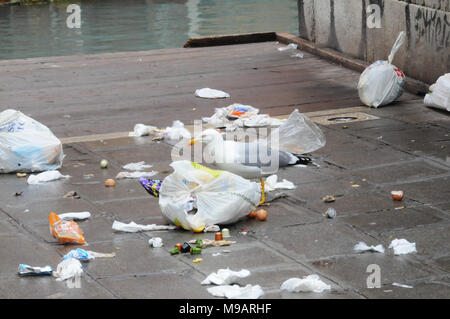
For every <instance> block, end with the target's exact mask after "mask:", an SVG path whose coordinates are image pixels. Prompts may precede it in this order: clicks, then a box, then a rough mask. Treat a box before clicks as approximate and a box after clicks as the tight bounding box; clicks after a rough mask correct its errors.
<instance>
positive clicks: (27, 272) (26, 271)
mask: <svg viewBox="0 0 450 319" xmlns="http://www.w3.org/2000/svg"><path fill="white" fill-rule="evenodd" d="M52 272H53V269H52V267H51V266H48V265H47V266H44V267H32V266H29V265H25V264H20V265H19V269H18V273H19V275H21V276H41V275H44V276H45V275H51V274H52Z"/></svg>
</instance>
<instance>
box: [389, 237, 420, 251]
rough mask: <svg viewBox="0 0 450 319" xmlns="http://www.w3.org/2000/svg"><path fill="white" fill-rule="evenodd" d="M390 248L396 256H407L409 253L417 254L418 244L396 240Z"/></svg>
mask: <svg viewBox="0 0 450 319" xmlns="http://www.w3.org/2000/svg"><path fill="white" fill-rule="evenodd" d="M389 248H392V249H394V254H395V255H406V254H409V253H416V252H417V250H416V243H410V242H409V241H407V240H406V239H397V238H396V239H394V240H393V241H392V242H391V244H390V245H389Z"/></svg>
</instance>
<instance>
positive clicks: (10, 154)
mask: <svg viewBox="0 0 450 319" xmlns="http://www.w3.org/2000/svg"><path fill="white" fill-rule="evenodd" d="M63 158H64V153H63V149H62V144H61V141H60V140H59V139H58V138H57V137H56V136H55V135H53V133H52V132H51V131H50V130H49V129H48V128H47V127H46V126H44V125H42V124H41V123H39V122H37V121H35V120H33V119H32V118H30V117H28V116H26V115H25V114H23V113H22V112H19V111H16V110H11V109H9V110H5V111H3V112H1V113H0V173H9V172H39V171H48V170H55V169H58V168H60V167H61V165H62V161H63Z"/></svg>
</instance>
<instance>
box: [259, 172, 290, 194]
mask: <svg viewBox="0 0 450 319" xmlns="http://www.w3.org/2000/svg"><path fill="white" fill-rule="evenodd" d="M277 180H278V176H277V175H271V176H269V177H267V178H266V181H265V182H264V189H265V190H266V191H267V192H270V191H273V190H276V189H295V188H296V186H295V185H294V183H292V182H290V181H288V180H286V179H283V181H282V182H277Z"/></svg>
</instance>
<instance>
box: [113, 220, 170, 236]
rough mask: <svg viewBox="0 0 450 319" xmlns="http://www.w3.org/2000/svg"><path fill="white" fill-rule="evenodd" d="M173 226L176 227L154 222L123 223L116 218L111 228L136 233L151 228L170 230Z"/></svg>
mask: <svg viewBox="0 0 450 319" xmlns="http://www.w3.org/2000/svg"><path fill="white" fill-rule="evenodd" d="M175 228H176V227H175V226H172V225H156V224H150V225H140V224H136V223H135V222H130V223H128V224H125V223H122V222H119V221H117V220H115V221H114V223H113V225H112V229H114V230H117V231H123V232H128V233H136V232H139V231H151V230H170V229H175Z"/></svg>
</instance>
